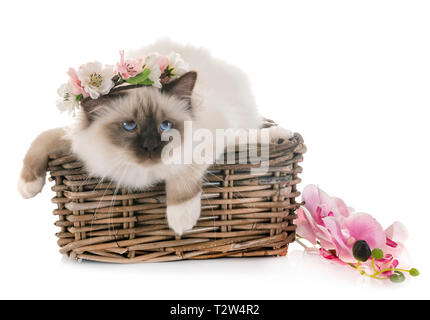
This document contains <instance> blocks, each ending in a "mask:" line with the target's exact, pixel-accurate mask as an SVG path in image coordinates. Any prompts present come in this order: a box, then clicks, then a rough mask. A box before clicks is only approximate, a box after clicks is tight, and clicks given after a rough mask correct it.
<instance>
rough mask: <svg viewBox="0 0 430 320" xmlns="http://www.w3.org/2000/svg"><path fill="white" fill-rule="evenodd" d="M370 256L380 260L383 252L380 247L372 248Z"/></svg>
mask: <svg viewBox="0 0 430 320" xmlns="http://www.w3.org/2000/svg"><path fill="white" fill-rule="evenodd" d="M372 258H375V259H376V260H380V259H382V258H384V252H382V250H381V249H378V248H376V249H373V250H372Z"/></svg>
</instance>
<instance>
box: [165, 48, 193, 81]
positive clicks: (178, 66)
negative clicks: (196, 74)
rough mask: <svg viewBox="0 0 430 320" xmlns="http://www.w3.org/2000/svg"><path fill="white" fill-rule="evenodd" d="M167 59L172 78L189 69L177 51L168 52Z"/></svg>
mask: <svg viewBox="0 0 430 320" xmlns="http://www.w3.org/2000/svg"><path fill="white" fill-rule="evenodd" d="M167 58H168V59H169V68H171V69H173V78H178V77H180V76H181V75H183V74H184V73H186V72H188V71H189V68H190V67H189V65H188V63H186V62H185V61H184V60H182V58H181V55H180V54H179V53H177V52H173V51H172V52H170V53H169V54H168V55H167Z"/></svg>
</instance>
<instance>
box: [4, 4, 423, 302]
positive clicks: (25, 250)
mask: <svg viewBox="0 0 430 320" xmlns="http://www.w3.org/2000/svg"><path fill="white" fill-rule="evenodd" d="M429 16H430V6H429V3H428V2H426V1H393V0H391V1H374V0H373V1H353V2H351V1H292V2H289V1H269V0H266V1H255V2H252V1H231V0H230V1H220V0H217V1H212V2H211V1H185V0H182V1H166V0H163V1H133V2H132V1H106V0H104V1H88V0H85V1H78V0H74V1H28V2H23V1H2V2H1V5H0V30H1V31H0V32H1V50H0V72H1V77H0V93H1V113H0V114H1V126H0V130H1V150H2V158H1V162H2V163H1V171H2V176H1V178H2V183H1V184H0V188H1V190H0V195H1V204H0V208H1V209H0V210H1V211H0V249H1V250H0V297H2V298H142V299H145V298H154V299H162V298H170V299H175V298H184V299H187V298H201V299H206V298H212V299H230V298H235V299H248V298H256V299H294V298H328V299H331V298H371V299H373V298H430V294H429V291H428V287H429V285H430V283H429V273H430V268H429V263H430V258H429V253H428V252H429V232H428V230H429V227H430V221H429V215H430V205H429V203H428V202H429V201H428V199H429V183H428V181H429V179H430V175H429V163H430V157H429V155H430V153H429V143H428V142H429V141H428V140H429V138H430V135H429V129H428V124H429V120H430V117H429V115H430V113H429V109H430V41H429V40H430V38H429V36H430V19H429ZM161 36H169V37H171V38H172V39H175V40H178V41H181V42H191V43H193V44H196V45H202V46H205V47H207V48H208V49H210V50H211V51H212V52H213V54H214V55H215V56H217V57H221V58H224V59H225V60H227V61H229V62H232V63H234V64H236V65H238V66H239V67H241V68H243V69H244V70H246V72H247V73H248V75H249V77H250V79H251V82H252V86H253V89H254V92H255V95H256V98H257V100H258V103H259V105H260V108H261V112H262V113H263V114H264V115H266V116H267V117H270V118H272V119H276V120H277V121H278V122H279V123H280V124H282V125H283V126H285V127H287V128H289V129H292V130H294V131H297V132H300V133H301V134H302V135H303V137H304V138H305V141H306V144H307V146H308V150H309V151H308V152H307V154H306V155H305V162H304V163H303V167H304V173H303V174H302V178H303V183H302V184H301V187H302V188H303V187H304V186H305V185H306V184H309V183H314V184H318V185H319V186H320V187H322V188H323V189H324V190H326V191H327V192H328V193H329V194H332V195H336V196H339V197H341V198H343V199H344V200H345V201H346V202H347V203H348V204H349V205H350V206H352V207H354V208H355V209H357V210H359V211H365V212H368V213H371V214H372V215H373V216H375V217H376V218H377V219H378V220H379V221H380V222H381V224H382V225H383V226H384V227H387V226H388V225H389V224H391V223H392V222H393V221H395V220H399V221H402V222H403V223H404V224H405V225H406V226H407V227H408V229H409V232H410V239H409V241H408V242H407V243H406V245H407V247H408V249H409V252H410V255H411V258H412V262H413V265H414V266H416V267H417V268H418V269H420V271H421V273H422V276H421V277H419V278H415V279H411V280H410V281H408V282H407V283H404V284H402V285H397V286H393V285H391V284H389V283H380V282H372V281H370V280H367V279H364V278H363V277H361V276H359V275H357V274H356V273H355V272H354V271H351V270H348V269H345V268H342V267H337V266H333V265H331V264H329V263H328V262H327V261H323V260H322V259H321V258H319V257H309V256H303V254H302V249H301V247H300V246H298V245H297V244H295V245H292V246H291V247H290V253H289V255H288V257H285V258H272V259H271V258H264V259H239V260H229V259H227V260H212V261H186V262H174V263H164V264H140V265H125V266H124V265H109V264H100V263H82V264H78V263H76V262H70V261H68V260H66V259H64V258H62V256H61V255H60V254H59V253H58V247H57V244H56V237H55V236H54V234H55V232H57V230H58V229H57V228H56V227H55V226H54V225H53V223H54V222H55V217H54V216H53V215H52V214H51V211H52V209H54V205H53V204H52V203H50V198H51V197H52V194H51V191H50V190H49V188H45V189H44V191H43V193H42V194H41V195H39V196H38V197H36V198H34V199H31V200H27V201H24V200H22V199H21V198H20V197H19V195H18V193H17V192H16V182H17V178H18V173H19V170H20V165H21V160H22V158H23V155H24V153H25V151H26V149H27V147H28V146H29V144H30V142H31V141H32V139H33V138H34V137H35V136H36V135H37V134H38V133H39V132H41V131H43V130H46V129H48V128H51V127H55V126H59V125H61V124H65V123H67V122H68V121H69V119H68V118H67V117H66V116H65V115H61V114H60V113H59V112H58V111H57V109H56V107H55V100H56V98H57V97H56V89H57V87H58V86H59V84H61V83H63V82H65V81H66V74H65V71H66V70H67V69H68V67H69V66H73V67H78V66H79V65H80V64H81V63H85V62H88V61H92V60H100V61H103V62H106V63H114V62H116V61H117V59H118V50H120V49H126V50H127V49H132V48H138V47H140V46H143V45H145V44H147V43H150V42H151V41H153V40H155V39H157V38H159V37H161Z"/></svg>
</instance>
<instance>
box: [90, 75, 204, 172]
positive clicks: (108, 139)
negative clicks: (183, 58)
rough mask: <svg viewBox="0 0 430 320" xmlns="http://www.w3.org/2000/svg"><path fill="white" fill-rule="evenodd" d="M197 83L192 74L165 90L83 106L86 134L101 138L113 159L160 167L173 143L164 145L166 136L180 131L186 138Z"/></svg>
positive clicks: (125, 93)
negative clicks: (173, 131) (185, 127)
mask: <svg viewBox="0 0 430 320" xmlns="http://www.w3.org/2000/svg"><path fill="white" fill-rule="evenodd" d="M195 81H196V73H195V72H188V73H186V74H185V75H183V76H182V77H180V78H178V79H176V80H174V81H172V82H171V83H170V84H168V85H165V86H164V87H163V90H160V89H157V88H153V87H143V88H136V89H131V90H124V91H121V93H118V94H117V95H112V96H106V97H102V98H101V99H97V100H99V101H97V100H93V101H89V102H88V103H83V104H82V107H83V109H84V111H85V115H86V119H85V126H86V128H85V129H84V130H88V131H91V132H92V135H93V136H94V135H98V138H99V139H97V143H98V144H106V145H105V150H106V149H109V150H111V151H110V153H112V155H111V156H112V157H122V158H123V159H127V160H126V161H132V162H134V163H137V164H139V165H142V166H145V167H148V166H152V165H154V164H157V163H160V162H161V161H162V159H161V155H162V150H163V147H165V146H166V145H167V144H168V143H169V141H162V139H161V135H162V133H163V132H166V133H168V131H169V130H177V131H179V133H180V136H181V137H183V136H184V135H183V133H184V121H190V120H192V107H191V99H190V97H191V93H192V90H193V87H194V84H195ZM182 142H183V141H182ZM182 142H181V144H182ZM99 147H101V146H99ZM86 152H92V151H91V149H90V150H88V149H87V151H86ZM94 152H97V151H96V149H94Z"/></svg>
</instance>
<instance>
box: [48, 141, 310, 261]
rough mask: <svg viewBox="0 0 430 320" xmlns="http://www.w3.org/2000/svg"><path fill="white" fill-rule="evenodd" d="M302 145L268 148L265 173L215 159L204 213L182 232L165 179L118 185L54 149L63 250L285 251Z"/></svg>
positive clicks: (130, 257) (150, 254)
mask: <svg viewBox="0 0 430 320" xmlns="http://www.w3.org/2000/svg"><path fill="white" fill-rule="evenodd" d="M259 148H261V147H259ZM305 151H306V147H305V145H304V144H303V139H302V137H301V136H300V135H299V134H295V135H294V136H293V137H292V138H291V139H289V140H286V141H284V142H283V143H281V144H278V145H271V146H270V150H269V155H270V167H269V170H268V172H267V173H258V174H251V171H250V170H251V168H253V167H255V166H256V165H253V164H251V161H250V159H249V158H248V163H247V164H230V165H229V164H216V165H213V166H212V167H211V168H210V170H209V172H208V174H207V175H206V177H205V182H204V183H203V185H202V189H203V192H202V202H201V203H202V211H201V217H200V219H199V221H198V223H197V225H196V226H195V227H194V228H193V229H192V230H190V231H187V232H185V233H184V234H183V235H182V236H181V237H178V236H176V235H175V234H174V233H173V231H172V230H170V229H169V228H168V225H167V221H166V217H165V212H166V205H165V190H164V185H163V184H159V185H157V186H154V187H151V188H149V189H146V190H144V191H133V190H127V189H122V188H117V187H116V186H115V185H114V184H113V183H110V182H109V181H102V180H100V179H97V178H92V177H89V176H88V175H87V173H86V172H85V170H84V169H83V168H82V163H81V162H79V161H78V160H77V159H76V157H75V156H74V155H51V156H50V161H49V164H48V171H49V172H50V180H51V181H54V182H55V185H54V186H53V187H52V190H53V191H54V192H55V197H54V198H53V199H52V202H53V203H55V204H56V205H57V209H55V210H54V211H53V213H54V215H55V216H57V217H58V221H57V222H56V223H55V225H56V226H58V227H60V228H61V231H60V232H58V233H57V234H56V235H57V237H58V238H59V239H58V245H59V246H60V247H61V249H60V252H61V253H63V254H65V255H67V256H69V257H71V258H74V259H78V260H94V261H101V262H114V263H137V262H161V261H175V260H184V259H209V258H219V257H254V256H283V255H286V254H287V250H288V244H289V243H291V242H293V241H294V240H295V230H296V226H295V225H294V223H293V220H294V219H295V218H296V215H295V210H296V209H297V208H298V206H299V205H300V204H299V203H297V202H296V198H297V197H298V196H299V195H300V192H298V191H297V188H296V185H297V184H298V183H299V182H300V181H301V180H300V179H299V178H298V177H297V176H298V174H299V173H301V172H302V168H301V167H300V166H299V165H298V163H299V162H301V161H302V160H303V153H304V152H305ZM225 156H227V154H225ZM237 156H238V152H236V157H237ZM236 159H237V158H236ZM254 163H255V162H254ZM257 166H258V165H257Z"/></svg>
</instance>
